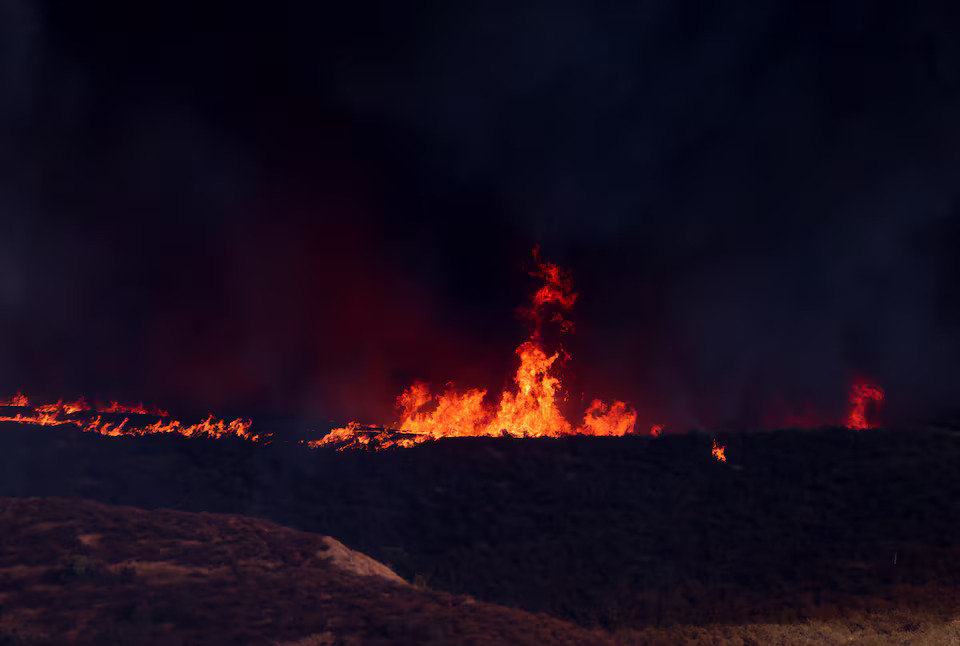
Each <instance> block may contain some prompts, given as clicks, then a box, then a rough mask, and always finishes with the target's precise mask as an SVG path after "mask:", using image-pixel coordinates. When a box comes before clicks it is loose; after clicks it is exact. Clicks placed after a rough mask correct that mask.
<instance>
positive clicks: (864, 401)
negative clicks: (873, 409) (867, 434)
mask: <svg viewBox="0 0 960 646" xmlns="http://www.w3.org/2000/svg"><path fill="white" fill-rule="evenodd" d="M883 397H884V394H883V389H882V388H880V387H879V386H873V385H870V384H867V383H864V382H862V381H858V382H854V384H853V387H852V388H851V389H850V413H849V414H848V415H847V423H846V426H847V428H849V429H853V430H856V431H863V430H866V429H868V428H871V426H870V424H869V423H867V405H868V404H869V403H871V402H874V403H876V404H880V403H881V402H882V401H883Z"/></svg>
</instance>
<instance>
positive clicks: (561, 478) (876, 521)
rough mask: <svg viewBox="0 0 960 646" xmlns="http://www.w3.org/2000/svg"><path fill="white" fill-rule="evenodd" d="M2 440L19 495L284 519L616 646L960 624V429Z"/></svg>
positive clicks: (457, 591)
mask: <svg viewBox="0 0 960 646" xmlns="http://www.w3.org/2000/svg"><path fill="white" fill-rule="evenodd" d="M0 431H2V432H0V495H6V496H19V497H24V496H71V497H82V498H89V499H93V500H99V501H101V502H107V503H113V504H126V505H135V506H137V507H142V508H145V509H154V508H162V507H166V508H171V509H180V510H185V511H212V512H223V513H231V514H246V515H249V516H253V517H259V518H265V519H270V520H272V521H274V522H277V523H280V524H283V525H286V526H289V527H293V528H297V529H300V530H304V531H310V532H317V533H319V534H324V535H329V536H334V537H336V538H337V539H338V540H341V541H343V543H344V544H346V545H347V546H349V547H350V548H353V549H356V550H359V551H361V552H363V553H365V554H368V555H370V556H371V557H373V558H375V559H377V560H378V561H381V562H383V563H385V564H387V565H388V566H390V567H391V568H393V569H394V570H396V571H397V573H398V574H400V575H401V576H402V577H404V578H405V579H406V580H408V581H416V582H417V583H418V584H421V585H426V586H428V587H429V588H433V589H437V590H444V591H447V592H449V593H451V594H454V595H471V596H473V597H474V598H476V599H477V600H482V601H486V602H491V603H497V604H501V605H505V606H510V607H515V608H521V609H523V610H527V611H530V612H546V613H549V614H550V615H552V616H554V617H557V618H559V619H562V620H565V621H571V622H574V623H577V624H579V625H581V626H583V627H586V628H594V627H600V628H604V629H606V630H608V631H612V632H615V633H617V634H619V635H623V634H626V633H627V632H629V631H649V630H654V631H663V630H668V629H669V630H672V629H673V628H671V627H680V626H688V627H690V626H693V627H696V626H701V627H708V626H714V625H717V624H724V625H734V624H735V625H743V626H747V625H781V624H797V623H798V622H809V621H814V622H834V621H840V622H842V623H844V625H848V624H849V625H855V624H857V623H860V624H862V625H868V624H869V623H870V622H869V621H867V620H863V621H861V620H860V619H851V617H868V616H871V615H877V613H880V614H883V615H884V616H888V617H890V616H894V615H895V613H894V610H896V609H910V612H909V613H908V615H909V616H908V617H906V618H905V619H903V620H902V621H900V622H899V623H898V624H897V625H896V626H891V627H888V628H884V630H887V632H890V631H901V630H906V629H907V628H909V627H911V626H914V628H913V629H912V630H913V631H914V632H915V624H917V621H918V620H917V617H921V618H922V621H923V622H927V623H929V624H930V625H950V624H949V622H950V621H952V620H953V618H955V617H956V616H957V615H958V614H960V613H958V609H960V599H958V593H957V589H958V586H957V583H958V582H960V538H958V537H960V532H958V529H960V476H958V470H957V468H956V465H957V464H958V463H960V435H958V434H956V433H951V432H946V431H932V430H926V431H920V430H916V431H908V430H899V431H886V430H874V431H868V432H862V433H856V432H851V431H848V430H846V429H823V430H819V431H809V432H800V431H780V432H770V433H736V434H732V433H731V434H721V435H720V436H719V440H720V442H721V444H724V445H725V446H726V454H727V458H728V461H727V462H726V463H719V462H717V461H715V460H714V459H713V458H712V457H711V455H710V446H711V441H712V439H711V437H710V436H707V435H701V434H690V435H682V436H670V437H663V438H658V439H650V438H638V437H625V438H588V437H586V438H585V437H573V438H566V439H561V440H517V439H509V438H486V439H455V440H445V441H439V442H430V443H426V444H424V445H421V446H418V447H416V448H413V449H408V450H406V449H405V450H394V451H380V452H363V451H358V452H335V451H331V450H310V449H308V448H306V447H305V446H303V445H299V444H296V443H285V442H282V441H277V442H275V443H274V444H273V445H270V446H262V445H256V444H252V443H248V442H244V441H241V440H235V441H234V440H196V439H194V440H188V439H185V438H180V437H143V438H126V437H123V438H107V437H100V436H94V435H83V434H81V433H77V432H74V431H70V430H67V429H55V428H54V429H36V428H21V427H17V426H15V425H6V426H4V427H3V428H2V429H0ZM898 621H899V620H898ZM864 622H866V623H864ZM907 632H910V631H907ZM658 634H667V633H658ZM799 643H802V640H801V642H799Z"/></svg>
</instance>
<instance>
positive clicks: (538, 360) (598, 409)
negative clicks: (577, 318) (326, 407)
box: [309, 249, 637, 449]
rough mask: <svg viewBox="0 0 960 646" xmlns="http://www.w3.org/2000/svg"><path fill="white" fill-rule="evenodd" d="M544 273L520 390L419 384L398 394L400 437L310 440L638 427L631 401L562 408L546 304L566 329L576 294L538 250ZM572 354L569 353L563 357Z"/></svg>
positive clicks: (368, 432)
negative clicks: (546, 336)
mask: <svg viewBox="0 0 960 646" xmlns="http://www.w3.org/2000/svg"><path fill="white" fill-rule="evenodd" d="M533 253H534V260H535V261H536V262H537V265H538V268H539V269H538V271H534V272H531V275H532V276H535V277H538V278H542V279H544V281H545V282H546V285H544V286H543V287H541V288H540V289H539V290H538V291H537V292H536V294H534V296H533V305H532V306H531V307H530V308H529V309H527V310H525V311H524V315H525V316H526V317H527V318H529V319H530V320H531V321H532V323H533V331H532V333H531V335H530V339H529V340H528V341H526V342H524V343H522V344H520V346H519V347H518V348H517V355H518V356H519V357H520V366H519V367H518V368H517V373H516V375H515V376H514V378H513V380H514V385H515V390H505V391H504V392H503V393H501V395H500V403H499V405H497V406H496V407H493V406H490V405H488V404H487V403H486V402H485V401H484V400H485V398H486V396H487V391H486V390H479V389H470V390H467V391H466V392H463V393H460V392H458V391H457V390H456V388H455V386H454V385H453V384H448V385H447V389H446V392H445V393H444V394H443V395H436V396H434V395H432V394H431V393H430V387H429V385H427V384H425V383H423V382H415V383H414V384H413V385H412V386H411V387H410V388H408V389H407V390H406V391H405V392H404V393H403V394H402V395H400V396H399V397H398V398H397V409H398V411H399V414H400V422H399V423H398V424H397V425H396V431H397V432H398V433H400V434H402V435H405V436H406V437H402V436H397V435H396V434H394V433H391V432H390V431H389V430H387V429H380V430H375V429H374V428H372V427H369V426H363V425H360V424H358V423H356V422H351V423H350V424H348V425H347V426H346V427H344V428H338V429H334V430H333V431H331V432H330V433H329V434H328V435H327V436H326V437H324V438H323V439H321V440H318V441H316V442H311V443H309V444H310V445H311V446H322V445H329V444H332V445H340V448H341V449H344V448H351V447H359V446H365V445H369V444H370V443H371V439H372V438H373V437H375V438H376V439H377V444H378V446H379V447H380V448H386V447H389V446H413V445H414V444H419V443H420V442H424V441H426V440H430V439H439V438H441V437H472V436H499V435H503V434H506V435H511V436H514V437H560V436H564V435H573V434H580V435H609V436H621V435H626V434H628V433H632V432H633V431H634V426H635V425H636V421H637V414H636V412H635V411H634V410H633V409H632V408H631V407H630V406H629V405H627V404H626V403H625V402H621V401H615V402H613V404H611V405H609V406H608V405H607V404H605V403H603V402H602V401H600V400H594V401H593V402H592V403H591V404H590V406H589V408H588V409H587V411H586V414H585V416H584V419H583V423H582V424H581V425H580V426H579V427H576V428H575V427H573V425H572V424H570V422H569V421H567V419H566V418H565V417H564V416H563V414H562V413H561V412H560V408H559V406H558V399H559V398H560V395H561V380H560V377H559V376H557V374H556V362H557V359H558V358H559V357H560V354H561V352H562V350H560V351H557V352H554V353H553V354H547V352H546V351H545V350H544V348H543V344H542V341H541V338H542V337H541V331H542V326H543V321H544V318H545V316H546V309H547V307H548V306H552V307H556V308H559V310H558V311H556V312H555V313H554V314H553V316H552V317H551V318H550V320H551V321H552V322H554V323H558V324H559V325H560V329H561V331H563V332H567V331H570V330H571V329H572V328H573V325H572V323H571V322H569V321H567V320H565V319H564V317H563V312H564V311H566V310H568V309H569V308H571V307H572V306H573V304H574V303H575V302H576V300H577V292H575V291H574V290H573V280H572V278H571V276H570V274H569V273H568V272H566V271H564V270H562V269H560V268H559V267H557V266H556V265H553V264H551V263H545V262H541V261H540V256H539V249H534V252H533ZM564 356H567V355H564Z"/></svg>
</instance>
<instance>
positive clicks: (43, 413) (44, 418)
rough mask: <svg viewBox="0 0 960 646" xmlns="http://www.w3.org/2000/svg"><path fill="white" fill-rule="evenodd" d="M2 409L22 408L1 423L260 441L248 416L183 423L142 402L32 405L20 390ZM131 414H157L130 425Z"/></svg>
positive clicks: (117, 433)
mask: <svg viewBox="0 0 960 646" xmlns="http://www.w3.org/2000/svg"><path fill="white" fill-rule="evenodd" d="M0 408H17V409H20V410H19V411H18V412H17V413H16V414H15V415H0V422H16V423H19V424H35V425H37V426H62V425H73V426H76V427H78V428H79V429H81V430H82V431H85V432H89V433H99V434H100V435H109V436H113V437H116V436H120V435H150V434H153V433H177V434H180V435H184V436H186V437H214V438H221V437H227V436H236V437H240V438H242V439H245V440H254V441H257V440H259V439H260V436H258V435H257V434H255V433H252V432H251V430H250V429H251V426H252V425H253V423H252V422H251V421H250V420H248V419H240V418H238V419H235V420H233V421H232V422H226V421H224V420H222V419H217V418H216V417H214V416H213V415H209V416H207V418H206V419H205V420H203V421H202V422H198V423H196V424H184V423H183V422H181V421H180V420H176V419H170V413H168V412H167V411H165V410H161V409H158V408H150V407H147V406H144V405H143V404H142V403H141V404H136V405H133V406H127V405H124V404H119V403H117V402H110V403H109V404H107V405H96V406H92V405H90V404H88V403H87V402H86V401H84V399H83V398H80V399H78V400H76V401H74V402H64V401H63V400H62V399H61V400H59V401H57V402H56V403H55V404H40V405H36V406H31V404H30V400H29V399H28V398H27V397H26V396H24V395H22V394H20V393H17V394H16V395H15V396H14V397H12V398H11V399H8V400H0ZM103 414H107V415H114V416H115V415H126V416H125V417H124V418H123V420H122V421H120V422H119V423H118V422H115V421H112V418H108V419H105V418H104V417H103V416H102V415H103ZM132 416H136V417H158V418H160V419H158V420H156V421H155V422H153V423H151V424H143V425H138V424H131V423H130V419H131V417H132Z"/></svg>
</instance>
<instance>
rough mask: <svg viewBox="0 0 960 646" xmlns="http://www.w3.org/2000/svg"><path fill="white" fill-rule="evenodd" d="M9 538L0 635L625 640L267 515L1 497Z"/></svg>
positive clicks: (85, 639)
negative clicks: (468, 589)
mask: <svg viewBox="0 0 960 646" xmlns="http://www.w3.org/2000/svg"><path fill="white" fill-rule="evenodd" d="M0 536H2V537H3V543H2V547H0V643H4V642H5V643H24V644H38V645H39V644H62V643H65V642H68V643H71V644H115V645H118V644H130V645H134V644H136V645H142V646H148V645H150V644H158V645H159V644H164V645H167V644H251V645H253V644H289V646H294V645H296V644H301V645H303V646H310V645H313V646H320V645H328V646H335V645H340V644H342V645H344V646H347V645H351V644H357V645H360V644H362V645H364V646H366V645H375V644H446V643H457V644H465V645H466V644H478V645H481V644H499V643H505V644H530V645H531V646H538V645H541V644H542V645H545V646H547V645H551V644H596V645H598V646H601V645H605V644H612V643H613V641H612V640H611V639H610V638H609V637H605V636H603V635H602V634H600V633H598V632H597V631H589V630H586V629H583V628H579V627H577V626H574V625H571V624H567V623H565V622H562V621H559V620H557V619H553V618H551V617H547V616H543V615H540V616H536V615H532V614H529V613H526V612H521V611H519V610H512V609H508V608H501V607H498V606H494V605H491V604H486V603H481V602H475V601H473V600H472V599H470V598H467V597H462V596H454V595H450V594H446V593H442V592H435V591H432V590H428V589H424V588H419V589H418V588H415V587H413V586H410V585H408V584H406V583H405V582H403V581H402V580H401V579H400V578H399V577H397V576H396V575H395V574H393V573H392V572H390V571H389V570H388V569H386V568H384V567H383V566H380V565H378V564H377V563H375V562H373V561H371V560H370V559H367V558H365V557H363V556H362V555H358V554H356V553H350V552H349V551H348V550H346V549H345V548H343V546H342V545H340V544H339V543H337V542H335V541H331V540H330V539H328V538H326V537H323V536H319V535H314V534H307V533H304V532H298V531H295V530H291V529H288V528H285V527H281V526H279V525H276V524H274V523H271V522H268V521H264V520H258V519H252V518H244V517H239V516H228V515H222V514H193V513H186V512H176V511H167V510H162V511H153V512H148V511H142V510H138V509H134V508H131V507H117V506H108V505H102V504H99V503H95V502H90V501H83V500H75V499H74V500H69V499H48V500H39V499H11V498H2V499H0Z"/></svg>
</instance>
